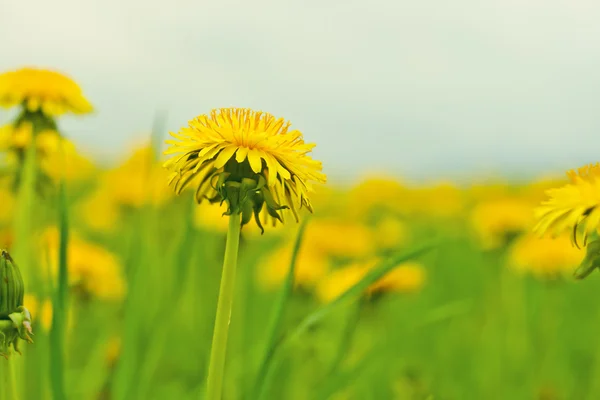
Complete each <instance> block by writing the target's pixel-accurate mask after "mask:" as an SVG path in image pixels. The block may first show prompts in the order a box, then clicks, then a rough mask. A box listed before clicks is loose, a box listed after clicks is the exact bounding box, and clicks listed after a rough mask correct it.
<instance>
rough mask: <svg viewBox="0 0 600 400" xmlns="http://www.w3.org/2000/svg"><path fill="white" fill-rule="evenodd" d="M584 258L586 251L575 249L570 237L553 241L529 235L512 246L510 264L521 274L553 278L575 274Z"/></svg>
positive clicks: (562, 237)
mask: <svg viewBox="0 0 600 400" xmlns="http://www.w3.org/2000/svg"><path fill="white" fill-rule="evenodd" d="M584 256H585V251H583V250H580V249H577V248H576V247H574V246H573V245H572V244H571V240H570V239H569V237H568V236H565V235H562V236H560V237H558V238H556V239H551V238H548V237H546V238H539V237H536V236H534V235H531V234H527V235H525V236H523V237H521V238H520V239H519V240H518V241H517V242H515V244H514V245H513V246H512V248H511V250H510V257H509V264H510V266H511V267H512V268H514V269H515V270H517V271H520V272H526V273H531V274H533V275H535V276H537V277H553V276H557V275H561V274H565V273H571V272H573V271H574V270H575V269H576V268H577V266H578V265H579V264H580V263H581V261H582V260H583V258H584Z"/></svg>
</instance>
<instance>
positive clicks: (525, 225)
mask: <svg viewBox="0 0 600 400" xmlns="http://www.w3.org/2000/svg"><path fill="white" fill-rule="evenodd" d="M532 224H533V211H532V205H531V204H530V203H528V202H526V201H523V200H522V199H518V198H500V199H496V200H490V201H486V202H483V203H480V204H478V205H477V206H475V208H474V209H473V211H472V213H471V225H472V227H473V229H474V231H475V233H476V234H477V236H478V238H479V240H480V242H481V245H482V247H483V248H485V249H494V248H498V247H500V246H503V245H504V244H505V243H506V240H507V239H508V238H509V237H510V236H511V235H516V234H519V233H521V232H523V231H525V230H527V229H530V228H531V226H532Z"/></svg>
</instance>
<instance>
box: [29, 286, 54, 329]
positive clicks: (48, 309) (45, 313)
mask: <svg viewBox="0 0 600 400" xmlns="http://www.w3.org/2000/svg"><path fill="white" fill-rule="evenodd" d="M23 305H24V306H25V308H27V309H28V310H29V312H30V313H31V317H32V319H33V323H34V324H37V323H39V324H40V326H41V327H42V329H43V330H44V331H45V332H48V331H49V330H50V328H51V327H52V302H51V301H50V299H44V301H42V302H41V305H40V301H39V300H38V298H37V297H35V296H33V295H31V294H27V293H26V294H25V297H24V298H23Z"/></svg>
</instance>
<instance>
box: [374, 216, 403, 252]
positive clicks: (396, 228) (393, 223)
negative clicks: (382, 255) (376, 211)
mask: <svg viewBox="0 0 600 400" xmlns="http://www.w3.org/2000/svg"><path fill="white" fill-rule="evenodd" d="M372 235H373V238H374V239H373V240H374V242H375V246H376V247H377V248H378V249H379V250H394V249H398V247H400V246H401V245H402V244H404V243H406V241H407V240H408V237H409V234H408V228H407V226H406V224H404V223H403V222H402V221H401V220H399V219H398V218H395V217H393V216H391V215H387V216H385V217H383V218H381V219H380V220H379V221H377V222H376V223H375V226H374V228H373V233H372Z"/></svg>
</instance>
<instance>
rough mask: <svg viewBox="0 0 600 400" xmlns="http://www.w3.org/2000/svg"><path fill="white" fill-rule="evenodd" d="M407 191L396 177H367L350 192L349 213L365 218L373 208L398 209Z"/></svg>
mask: <svg viewBox="0 0 600 400" xmlns="http://www.w3.org/2000/svg"><path fill="white" fill-rule="evenodd" d="M407 192H408V191H407V189H406V188H405V187H403V186H402V185H401V184H400V182H399V181H398V180H396V179H394V178H391V177H371V178H367V179H365V180H363V181H362V182H360V183H359V184H357V185H356V186H354V187H353V188H352V189H351V190H350V191H349V192H348V194H347V199H348V213H349V215H350V217H351V218H353V219H356V218H364V216H366V215H368V213H369V212H370V211H371V210H373V209H382V210H384V211H385V210H398V209H399V208H400V205H401V202H402V200H403V199H404V198H405V196H406V194H407Z"/></svg>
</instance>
